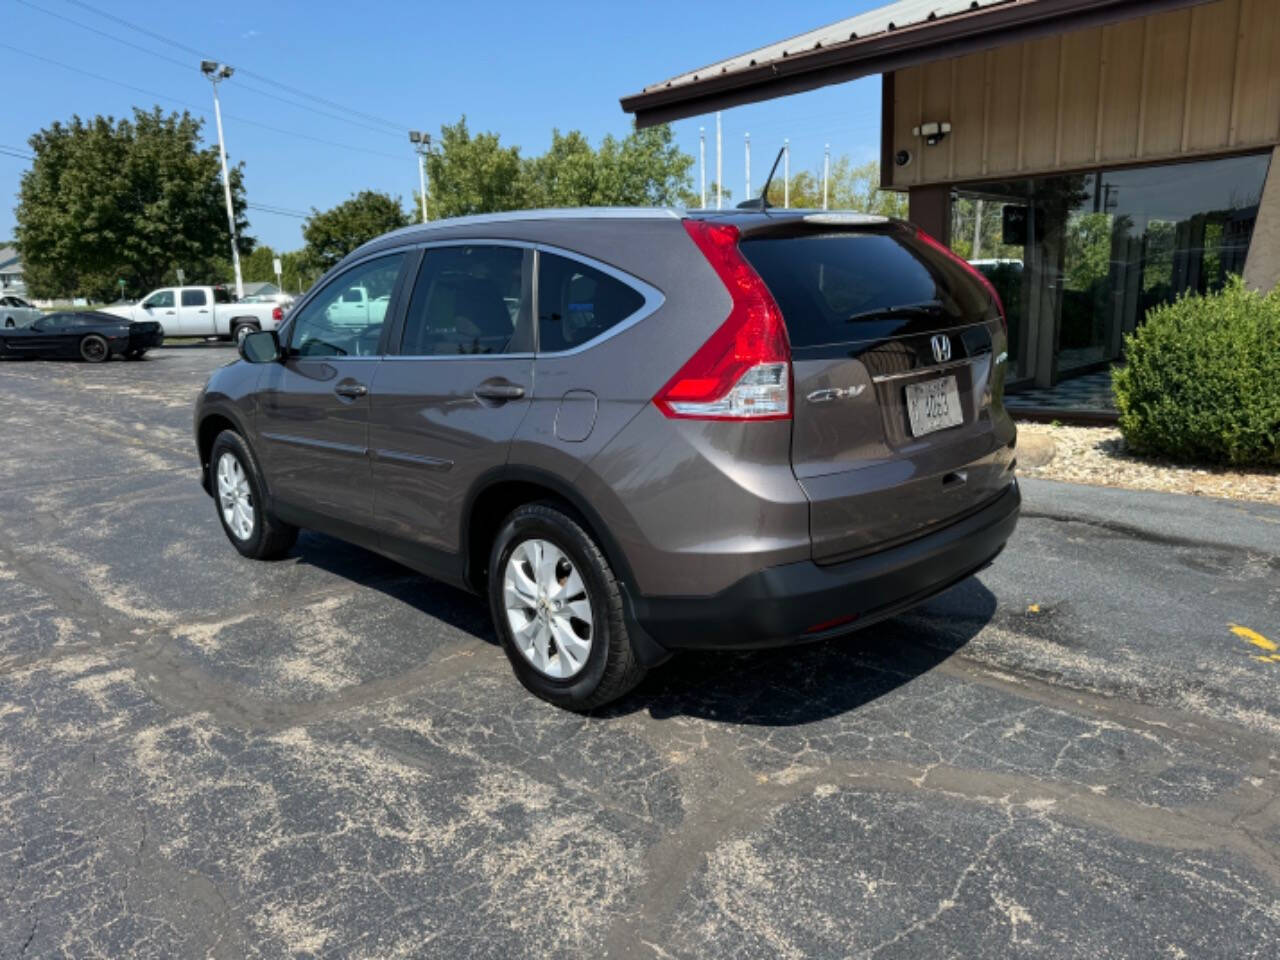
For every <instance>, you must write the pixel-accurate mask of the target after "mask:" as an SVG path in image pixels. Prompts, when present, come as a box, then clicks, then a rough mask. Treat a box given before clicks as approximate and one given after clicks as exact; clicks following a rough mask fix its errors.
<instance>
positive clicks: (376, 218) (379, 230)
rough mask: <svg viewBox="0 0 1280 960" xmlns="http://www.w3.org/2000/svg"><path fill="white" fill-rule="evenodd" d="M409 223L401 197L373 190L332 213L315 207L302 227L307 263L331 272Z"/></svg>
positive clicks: (358, 195) (367, 191) (357, 195)
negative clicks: (361, 248) (363, 246)
mask: <svg viewBox="0 0 1280 960" xmlns="http://www.w3.org/2000/svg"><path fill="white" fill-rule="evenodd" d="M409 222H410V221H409V215H408V214H407V213H405V211H404V207H403V206H401V204H400V198H399V197H392V196H391V195H390V194H386V193H379V192H377V191H374V190H362V191H360V192H359V193H357V194H355V195H353V196H352V197H351V199H350V200H344V201H343V202H342V203H340V204H338V205H337V206H336V207H332V208H330V209H329V210H323V211H321V210H317V209H315V208H314V207H312V208H311V216H310V217H308V218H307V220H306V221H305V222H304V223H303V225H302V237H303V239H304V240H306V242H307V246H306V257H307V260H308V261H309V262H310V263H311V264H312V265H314V266H315V267H316V268H317V269H319V270H321V271H324V270H328V269H329V268H330V267H332V266H333V265H334V264H335V263H337V262H338V261H339V260H341V259H342V258H343V257H345V256H346V255H347V254H348V253H350V252H351V251H352V250H354V249H355V248H356V247H358V246H360V245H361V244H362V243H367V242H368V241H370V240H372V239H373V238H374V237H378V236H381V235H382V234H384V233H386V232H387V231H389V230H395V229H397V228H399V227H405V226H408V225H409Z"/></svg>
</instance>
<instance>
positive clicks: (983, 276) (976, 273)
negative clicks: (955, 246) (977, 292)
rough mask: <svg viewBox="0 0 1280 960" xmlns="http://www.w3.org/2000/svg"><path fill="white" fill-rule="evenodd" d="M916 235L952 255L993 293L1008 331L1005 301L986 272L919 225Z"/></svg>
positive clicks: (1003, 324) (1001, 319) (922, 240)
mask: <svg viewBox="0 0 1280 960" xmlns="http://www.w3.org/2000/svg"><path fill="white" fill-rule="evenodd" d="M916 236H917V237H918V238H919V239H920V242H921V243H925V244H928V245H929V246H930V247H933V249H935V250H938V251H939V252H941V253H943V254H945V255H946V256H948V257H950V258H951V259H952V260H954V261H955V262H956V263H958V264H960V266H962V267H964V269H965V270H967V271H968V272H969V274H970V275H971V276H972V277H973V278H974V279H975V280H977V281H978V282H979V283H980V284H982V285H983V286H984V287H985V288H986V290H987V293H989V294H991V299H992V300H994V301H995V302H996V309H997V310H999V311H1000V324H1001V325H1002V326H1003V327H1004V330H1005V332H1006V333H1008V332H1009V317H1008V315H1007V314H1006V313H1005V312H1004V301H1003V300H1001V299H1000V294H999V293H997V292H996V288H995V285H994V284H993V283H992V282H991V281H990V280H988V279H987V276H986V274H984V273H983V272H982V271H981V270H979V269H978V268H977V267H975V266H974V265H973V264H972V263H970V262H969V261H968V260H966V259H965V258H964V257H961V256H959V255H958V254H957V253H956V252H955V251H954V250H952V249H951V248H950V247H948V246H947V245H946V244H945V243H942V242H941V241H939V240H935V239H934V238H933V237H931V236H930V235H929V234H927V233H925V232H924V231H923V230H921V229H920V228H919V227H917V228H916Z"/></svg>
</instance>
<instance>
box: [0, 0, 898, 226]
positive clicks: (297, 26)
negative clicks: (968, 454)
mask: <svg viewBox="0 0 1280 960" xmlns="http://www.w3.org/2000/svg"><path fill="white" fill-rule="evenodd" d="M880 4H881V0H839V2H837V0H809V2H807V3H805V4H803V5H800V4H778V3H770V4H767V5H758V6H757V5H755V4H751V3H746V4H743V3H740V2H738V3H731V2H728V0H702V2H694V3H690V2H687V0H685V2H673V0H645V2H639V3H629V4H622V3H616V2H608V0H595V2H578V0H573V2H554V0H551V2H542V3H536V2H535V3H531V2H529V0H521V2H513V3H507V2H493V0H490V2H472V3H457V2H450V3H440V2H431V0H426V2H423V0H418V2H377V0H374V2H367V3H363V4H354V5H353V4H351V3H337V2H330V0H316V2H310V3H306V2H271V0H258V2H256V3H250V2H243V0H222V2H217V3H193V2H180V3H173V2H164V3H156V2H141V0H83V2H78V0H10V3H9V4H7V14H8V17H7V22H6V30H5V33H4V36H3V37H0V77H3V79H4V89H5V92H6V96H5V110H4V115H3V117H2V118H0V147H5V148H17V149H19V150H23V151H25V150H27V149H28V148H27V146H26V141H27V137H28V136H30V135H31V133H33V132H34V131H36V130H38V129H40V128H41V127H44V126H47V125H48V124H50V123H52V122H53V121H54V120H58V119H63V120H65V119H68V118H70V117H71V116H72V115H73V114H77V113H78V114H80V115H81V116H92V115H94V114H98V113H103V114H113V115H116V116H121V115H127V114H128V113H129V112H130V109H131V108H132V107H133V106H135V105H136V106H143V107H150V106H152V105H154V104H157V103H158V104H160V105H161V106H162V107H165V108H166V109H177V110H181V109H183V107H184V106H189V107H191V108H194V109H193V110H192V112H193V113H199V114H201V115H204V116H206V117H207V118H208V123H207V125H206V129H205V133H206V136H207V137H208V138H209V139H210V140H211V141H212V140H213V139H214V137H215V133H214V129H213V107H212V101H211V95H210V91H209V84H208V82H207V81H206V80H205V79H204V78H203V77H202V76H201V75H200V73H199V70H198V68H197V63H196V61H197V60H198V57H197V56H195V55H194V54H192V53H190V52H189V51H188V50H185V49H183V48H184V47H186V48H191V49H193V50H197V51H200V52H201V53H203V54H205V55H207V56H210V57H212V58H214V59H217V60H221V61H223V62H226V63H230V64H232V65H233V66H236V67H240V68H242V70H246V71H250V72H252V73H254V74H257V75H259V76H261V77H265V78H268V79H269V80H271V81H277V82H279V83H282V84H287V85H288V86H290V87H293V88H295V90H299V91H303V92H305V93H307V94H310V95H313V96H315V97H321V98H324V99H326V100H328V101H331V102H332V103H334V104H338V105H340V106H341V107H342V108H343V109H335V108H333V107H328V106H324V105H322V104H319V103H317V102H316V101H314V100H309V99H303V98H301V97H299V96H297V94H295V93H290V92H288V91H285V90H283V89H281V88H279V87H276V86H271V85H269V84H267V83H263V82H262V81H260V80H258V79H255V78H250V77H247V76H244V75H243V74H237V75H236V76H235V77H233V78H232V79H231V80H229V81H228V82H226V83H224V84H223V85H222V88H221V89H222V109H223V122H224V126H225V130H226V137H227V147H228V151H229V153H230V155H231V159H232V161H233V162H235V161H244V163H245V173H246V185H247V189H248V199H249V201H250V202H251V203H257V204H265V205H270V206H274V207H277V208H282V209H287V210H294V211H307V210H309V209H310V208H311V207H313V206H314V207H318V208H321V209H324V208H326V207H329V206H332V205H333V204H335V203H338V202H340V201H342V200H343V199H345V198H346V197H347V196H349V195H350V194H351V193H352V192H354V191H357V190H361V189H375V190H385V191H388V192H390V193H392V194H393V195H397V194H398V195H399V196H400V197H401V198H402V200H403V201H404V203H405V206H406V207H408V206H409V204H410V203H411V201H412V195H413V191H414V190H415V189H416V188H417V167H416V160H415V159H414V156H413V154H412V152H411V150H410V146H409V143H408V140H407V130H408V128H409V127H411V126H413V127H419V128H422V129H430V130H432V131H435V130H437V129H438V128H439V126H440V124H441V123H445V122H452V121H454V120H456V119H457V118H458V117H459V116H460V115H461V114H464V113H465V114H466V115H467V119H468V122H469V123H470V124H471V127H472V129H473V130H492V131H495V132H497V133H500V134H501V135H502V139H503V142H504V143H510V144H517V145H519V146H520V147H521V148H522V150H523V151H524V152H526V153H540V152H542V151H543V150H544V149H545V148H546V146H547V144H548V142H549V141H550V137H551V129H552V128H553V127H559V128H561V129H562V130H568V129H574V128H576V129H579V130H582V131H583V132H584V133H585V134H587V135H588V136H589V137H590V138H591V140H592V142H593V143H594V142H598V141H599V139H600V138H601V137H602V136H604V135H605V134H607V133H613V134H615V135H624V134H625V133H626V132H627V131H628V129H629V124H630V119H629V117H628V116H627V115H625V114H623V112H622V110H621V108H620V107H619V106H618V97H619V96H621V95H623V94H626V93H632V92H635V91H636V90H638V89H640V88H641V87H642V86H644V85H645V84H648V83H653V82H656V81H658V80H661V79H665V78H666V77H668V76H670V75H672V74H675V73H679V72H682V71H684V70H686V69H692V68H695V67H698V66H702V65H703V64H705V63H708V62H712V61H715V60H719V59H721V58H722V57H727V56H730V55H733V54H736V53H740V52H742V51H745V50H748V49H751V48H753V47H756V46H760V45H763V44H765V43H770V42H772V41H774V40H779V39H781V38H783V37H786V36H790V35H792V34H795V33H799V32H802V31H804V30H809V29H812V28H814V27H817V26H820V25H822V24H825V23H828V22H831V21H834V20H839V19H841V18H843V17H847V16H850V15H852V14H855V13H859V12H862V11H864V10H868V9H871V8H873V7H876V6H879V5H880ZM96 11H103V12H106V13H107V14H108V15H107V16H103V15H102V14H101V13H99V12H96ZM51 14H56V15H58V16H56V17H55V16H52V15H51ZM58 17H61V18H63V19H58ZM69 21H78V22H79V23H80V24H84V25H86V26H89V27H92V28H94V29H95V30H98V31H101V33H94V32H91V31H90V30H87V29H84V27H82V26H78V25H76V24H75V23H71V22H69ZM126 22H127V23H131V24H135V25H138V26H141V27H144V28H145V29H147V30H149V31H151V32H152V33H153V34H156V35H158V37H160V38H162V39H157V38H156V37H153V36H147V35H145V34H143V33H139V32H137V31H135V30H133V29H131V28H130V27H129V26H128V25H127V24H126ZM102 33H105V34H110V35H111V36H114V37H118V38H120V39H122V40H126V41H128V42H129V43H131V44H135V45H136V46H128V45H125V44H121V43H118V42H115V41H113V40H112V39H109V38H108V37H106V36H102V35H101V34H102ZM12 47H17V48H20V49H21V50H22V51H26V53H27V54H35V55H36V56H39V57H45V58H48V59H47V60H40V59H35V58H33V57H31V56H29V55H24V54H23V53H19V52H17V51H15V50H14V49H12ZM138 48H144V49H138ZM165 58H171V60H176V61H178V62H177V63H174V62H171V60H170V59H165ZM49 60H54V61H58V63H60V64H69V65H72V66H75V67H78V68H80V69H81V70H85V71H88V72H90V73H93V74H97V75H98V77H90V76H85V75H84V74H80V73H75V72H73V71H71V70H68V69H65V67H63V66H59V65H56V64H54V63H51V62H48V61H49ZM188 63H189V64H190V65H189V66H186V64H188ZM101 78H105V79H101ZM126 85H127V86H126ZM129 87H133V88H140V89H129ZM140 91H147V92H140ZM157 94H163V95H164V96H165V97H168V98H171V99H162V98H161V97H159V96H157ZM269 94H271V95H269ZM272 95H274V96H272ZM281 98H282V99H281ZM286 100H288V101H293V103H287V102H284V101H286ZM300 105H302V106H300ZM306 106H309V107H313V108H315V109H306V108H305V107H306ZM879 108H880V81H879V78H878V77H870V78H867V79H864V80H859V81H856V82H854V83H849V84H843V85H840V86H835V87H828V88H825V89H823V90H818V91H814V92H811V93H806V94H803V95H801V96H797V97H792V98H789V99H783V100H778V101H773V102H770V103H765V104H757V105H753V106H748V107H739V108H736V109H733V110H728V111H725V112H724V114H723V124H724V144H725V146H724V151H725V152H724V171H725V178H724V179H725V184H726V186H728V187H730V188H731V189H732V190H733V193H734V197H735V199H740V198H741V197H742V190H743V134H744V133H745V132H748V131H749V132H750V133H751V139H752V171H753V182H754V184H755V189H756V190H757V191H758V190H759V186H760V182H761V178H762V177H763V175H764V174H765V173H766V172H767V169H768V165H769V163H771V162H772V159H773V155H774V153H776V151H777V149H778V147H779V146H780V145H781V143H782V139H783V137H790V138H791V144H792V168H793V170H796V169H804V168H812V169H817V168H820V166H821V163H822V151H823V145H824V143H827V142H829V143H830V144H831V150H832V154H833V155H835V156H838V155H840V154H841V153H848V154H849V155H850V156H852V157H853V158H854V159H856V160H859V161H860V160H865V159H871V158H873V157H875V156H876V155H877V153H878V144H879ZM316 110H319V111H324V112H326V113H329V114H331V116H325V115H323V114H322V113H318V112H316ZM348 111H359V112H360V113H363V114H364V115H366V117H369V116H372V117H376V118H377V119H376V120H368V119H362V118H361V117H359V116H356V115H354V114H353V113H351V112H348ZM351 120H354V121H356V122H354V123H352V122H347V121H351ZM249 121H252V123H250V122H249ZM384 121H389V124H388V123H386V122H384ZM699 125H705V126H706V127H707V143H708V146H707V165H708V181H709V180H710V179H711V177H712V175H713V173H714V118H713V117H710V116H709V117H705V118H699V119H692V120H686V121H682V122H680V123H678V124H676V127H675V129H676V134H677V139H678V141H679V143H680V145H681V147H682V148H683V149H684V150H686V151H687V152H688V153H690V154H692V155H693V156H695V157H696V156H697V151H698V127H699ZM300 134H301V135H305V136H307V137H312V138H315V139H302V138H301V137H300V136H298V135H300ZM26 166H27V162H26V161H24V160H21V159H18V158H15V157H12V156H8V155H6V154H3V153H0V195H2V197H3V202H0V239H3V238H5V237H8V236H10V235H11V234H12V230H13V224H14V220H13V210H12V208H13V205H14V203H15V202H16V194H17V190H18V181H19V178H20V176H21V174H22V171H23V170H24V169H25V168H26ZM694 176H695V184H696V176H697V173H696V167H695V171H694ZM250 219H251V229H250V233H252V234H253V235H254V236H256V237H258V239H259V240H260V241H262V242H266V243H269V244H271V245H272V246H274V247H276V248H277V249H294V248H296V247H299V246H301V245H302V239H301V229H300V228H301V222H302V221H301V220H300V219H297V218H291V217H287V216H280V215H275V214H268V213H264V212H260V211H250Z"/></svg>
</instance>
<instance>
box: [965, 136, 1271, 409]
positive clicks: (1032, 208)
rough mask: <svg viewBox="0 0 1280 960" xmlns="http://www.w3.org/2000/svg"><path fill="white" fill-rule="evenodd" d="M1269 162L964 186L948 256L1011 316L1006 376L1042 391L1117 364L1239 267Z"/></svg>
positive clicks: (1265, 158) (1233, 160) (1231, 161)
mask: <svg viewBox="0 0 1280 960" xmlns="http://www.w3.org/2000/svg"><path fill="white" fill-rule="evenodd" d="M1269 162H1270V155H1269V154H1259V155H1251V156H1239V157H1228V158H1224V159H1220V160H1206V161H1196V162H1190V163H1176V164H1164V165H1160V166H1150V167H1134V168H1127V169H1121V170H1101V171H1097V172H1094V173H1087V174H1072V175H1068V176H1058V177H1038V178H1034V179H1023V180H1010V181H1003V182H998V183H983V184H968V185H962V186H959V187H957V188H956V191H955V193H954V196H953V201H954V202H953V204H952V217H953V222H952V239H951V243H952V248H953V249H954V250H955V251H956V252H957V253H958V254H960V256H962V257H964V258H966V259H968V260H969V261H971V262H972V263H974V264H975V265H976V266H977V267H978V268H979V269H980V270H982V271H983V273H985V274H986V275H987V276H988V277H989V278H990V279H991V281H992V282H993V283H994V284H995V286H996V288H997V289H998V290H999V291H1000V293H1001V296H1002V297H1003V298H1004V301H1005V307H1006V310H1007V312H1008V314H1009V328H1010V329H1009V340H1010V344H1009V357H1010V379H1011V380H1023V381H1034V382H1036V383H1038V384H1041V385H1048V384H1049V383H1052V382H1054V381H1056V380H1057V379H1058V378H1059V377H1063V376H1070V375H1071V374H1072V373H1077V372H1085V371H1088V370H1093V369H1097V368H1098V367H1099V366H1101V365H1105V364H1107V363H1110V362H1114V361H1116V360H1119V359H1121V355H1122V350H1123V345H1124V334H1126V333H1129V332H1132V331H1133V330H1134V329H1135V328H1136V327H1137V325H1138V324H1139V323H1140V322H1141V321H1142V318H1143V317H1144V316H1145V315H1146V313H1147V311H1148V310H1150V309H1151V308H1152V307H1154V306H1157V305H1159V304H1162V303H1169V302H1171V301H1172V300H1174V299H1176V298H1177V297H1178V296H1179V295H1181V294H1182V293H1185V292H1187V291H1198V292H1201V293H1207V292H1211V291H1214V290H1218V289H1221V287H1222V286H1223V284H1224V283H1225V282H1226V280H1227V278H1228V277H1229V276H1231V275H1232V274H1236V273H1240V272H1241V271H1242V270H1243V269H1244V263H1245V257H1246V256H1247V254H1248V249H1249V240H1250V238H1251V236H1252V234H1253V224H1254V220H1255V219H1256V217H1257V211H1258V202H1259V199H1260V197H1261V195H1262V187H1263V184H1264V182H1265V181H1266V177H1267V168H1268V166H1269Z"/></svg>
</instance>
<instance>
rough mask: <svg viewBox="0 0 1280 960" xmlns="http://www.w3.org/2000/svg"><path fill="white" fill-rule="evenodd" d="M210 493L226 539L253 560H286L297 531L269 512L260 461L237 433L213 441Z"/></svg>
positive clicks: (223, 434) (221, 436) (229, 431)
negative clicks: (259, 465) (282, 558)
mask: <svg viewBox="0 0 1280 960" xmlns="http://www.w3.org/2000/svg"><path fill="white" fill-rule="evenodd" d="M209 489H210V490H211V491H212V493H213V502H214V506H215V508H216V509H217V511H218V521H219V522H220V523H221V524H222V530H223V532H224V533H225V534H226V535H227V539H228V540H230V541H231V545H232V546H233V547H235V548H236V549H237V550H239V551H240V553H241V554H243V555H244V556H246V557H249V558H250V559H251V560H276V559H278V558H280V557H283V556H284V555H285V554H286V553H288V552H289V549H290V548H291V547H292V546H293V544H294V542H295V541H296V540H297V539H298V528H297V527H294V526H290V525H289V524H287V523H281V522H280V521H279V520H277V519H276V518H275V517H273V516H272V515H271V514H270V513H268V512H267V509H266V502H267V501H266V498H265V497H264V496H263V484H262V473H261V471H260V470H259V469H258V461H257V460H256V459H255V458H254V456H253V451H251V450H250V449H249V445H248V444H247V443H245V442H244V438H243V437H241V436H240V434H238V433H236V432H235V431H234V430H223V431H222V432H221V433H220V434H218V436H217V437H216V438H215V439H214V441H213V448H212V449H211V450H210V453H209ZM246 517H247V519H246Z"/></svg>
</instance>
